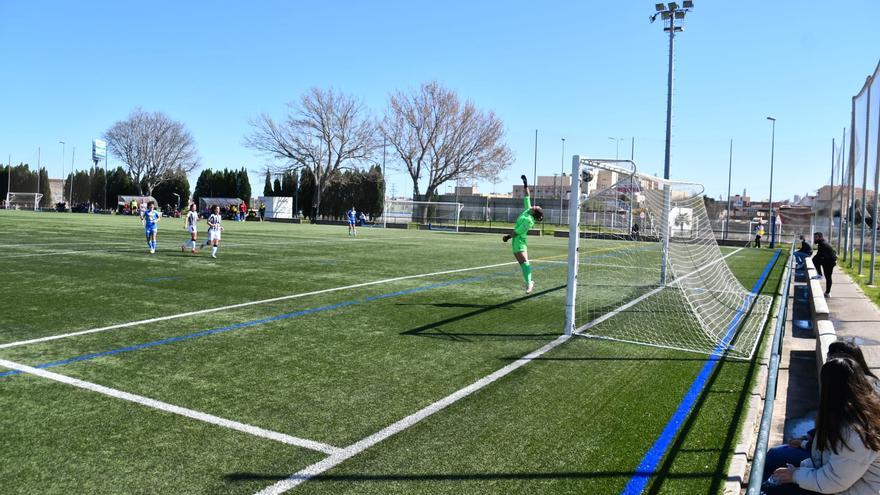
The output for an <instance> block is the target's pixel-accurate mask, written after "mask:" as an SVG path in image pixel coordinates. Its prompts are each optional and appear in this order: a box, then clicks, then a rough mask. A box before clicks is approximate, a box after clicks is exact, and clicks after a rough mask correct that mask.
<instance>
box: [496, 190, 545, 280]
mask: <svg viewBox="0 0 880 495" xmlns="http://www.w3.org/2000/svg"><path fill="white" fill-rule="evenodd" d="M520 178H521V179H522V182H523V188H524V189H525V197H524V198H523V206H525V211H523V212H522V213H521V214H520V216H519V218H517V219H516V226H515V227H514V228H513V233H511V234H506V235H505V236H504V237H502V240H503V241H504V242H507V241H509V240H510V239H513V243H512V244H513V257H514V258H516V261H517V262H519V267H520V269H521V270H522V274H523V280H525V282H526V294H531V293H532V291H533V290H534V289H535V282H534V281H533V280H532V265H531V263H529V241H528V235H529V229H531V228H532V227H534V226H535V222H540V221H541V220H543V219H544V210H542V209H541V207H540V206H532V202H531V199H530V198H529V184H528V183H527V182H526V176H525V175H523V176H520Z"/></svg>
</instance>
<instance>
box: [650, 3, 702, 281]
mask: <svg viewBox="0 0 880 495" xmlns="http://www.w3.org/2000/svg"><path fill="white" fill-rule="evenodd" d="M654 8H655V10H656V12H654V14H653V15H651V17H650V19H651V22H654V21H655V20H657V16H658V15H659V16H660V18H661V19H662V20H663V21H666V22H664V24H665V26H664V27H663V30H664V31H668V32H669V73H668V75H667V80H666V85H667V92H666V152H665V154H664V160H663V178H664V179H667V180H668V179H669V165H670V162H671V158H672V147H671V144H672V82H673V77H672V76H673V74H674V73H675V33H676V31H678V32H681V31H683V30H684V28H683V27H682V26H676V22H675V21H676V20H681V21H684V17H685V15H686V14H687V13H688V12H689V11H690V9H692V8H694V2H692V1H690V0H685V1H684V2H682V5H681V6H679V5H678V3H677V2H669V5H668V8H667V5H665V4H662V3H658V4H655V5H654ZM671 206H672V191H671V190H670V188H669V183H666V184H664V185H663V216H662V229H663V235H662V239H663V260H662V262H661V264H660V285H661V286H664V285H666V266H667V264H668V260H669V210H670V209H671Z"/></svg>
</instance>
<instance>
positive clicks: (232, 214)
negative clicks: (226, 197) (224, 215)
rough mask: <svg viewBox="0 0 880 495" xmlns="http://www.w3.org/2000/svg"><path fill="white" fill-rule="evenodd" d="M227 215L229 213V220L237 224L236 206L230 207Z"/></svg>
mask: <svg viewBox="0 0 880 495" xmlns="http://www.w3.org/2000/svg"><path fill="white" fill-rule="evenodd" d="M229 213H230V215H229V217H230V219H232V221H233V222H237V221H238V205H232V206H230V207H229Z"/></svg>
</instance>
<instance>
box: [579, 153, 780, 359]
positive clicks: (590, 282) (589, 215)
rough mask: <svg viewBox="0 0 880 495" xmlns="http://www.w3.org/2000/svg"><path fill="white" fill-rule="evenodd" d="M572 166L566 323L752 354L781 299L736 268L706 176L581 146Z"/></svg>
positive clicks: (645, 341)
mask: <svg viewBox="0 0 880 495" xmlns="http://www.w3.org/2000/svg"><path fill="white" fill-rule="evenodd" d="M572 176H573V177H581V178H582V179H583V180H582V181H577V180H575V181H573V185H572V193H571V194H572V195H571V201H572V204H579V205H580V207H578V208H571V211H570V214H569V232H571V233H577V235H569V260H568V269H569V277H568V287H567V299H566V332H567V333H574V334H576V335H581V336H585V337H593V338H599V339H606V340H615V341H622V342H630V343H636V344H642V345H648V346H654V347H663V348H670V349H678V350H685V351H692V352H699V353H704V354H710V355H717V356H721V355H723V356H728V357H735V358H744V359H748V358H750V357H751V356H752V354H753V353H754V350H755V347H756V345H757V342H758V337H759V336H760V331H761V329H762V328H763V323H764V318H765V317H766V314H767V313H768V312H769V309H770V303H771V302H772V299H771V298H770V297H767V296H757V295H756V294H754V293H752V292H750V291H749V290H747V289H746V288H745V287H743V285H742V284H741V283H740V282H739V281H738V280H737V279H736V277H734V275H733V273H732V272H731V271H730V268H729V267H728V265H727V263H726V261H725V254H728V253H729V252H722V251H721V249H720V248H719V247H718V244H717V243H716V241H715V236H714V234H713V232H712V226H711V224H710V222H709V217H708V214H707V212H706V207H705V203H704V200H703V187H702V185H700V184H694V183H686V182H676V181H670V180H664V179H661V178H658V177H652V176H650V175H646V174H643V173H640V172H639V171H638V170H637V169H636V166H635V164H634V163H633V162H631V161H628V160H590V159H586V158H582V157H580V156H575V157H574V160H573V164H572ZM587 179H588V180H587ZM582 184H587V186H586V190H587V192H586V193H585V194H582V193H581V191H580V188H581V185H582ZM750 314H754V315H758V317H749V315H750Z"/></svg>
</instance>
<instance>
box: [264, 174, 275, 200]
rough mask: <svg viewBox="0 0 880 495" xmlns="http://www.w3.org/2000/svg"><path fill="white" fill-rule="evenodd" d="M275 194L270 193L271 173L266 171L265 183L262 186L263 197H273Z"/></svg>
mask: <svg viewBox="0 0 880 495" xmlns="http://www.w3.org/2000/svg"><path fill="white" fill-rule="evenodd" d="M274 195H275V193H274V192H273V191H272V173H271V172H269V171H268V170H267V171H266V183H265V184H263V196H274Z"/></svg>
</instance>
